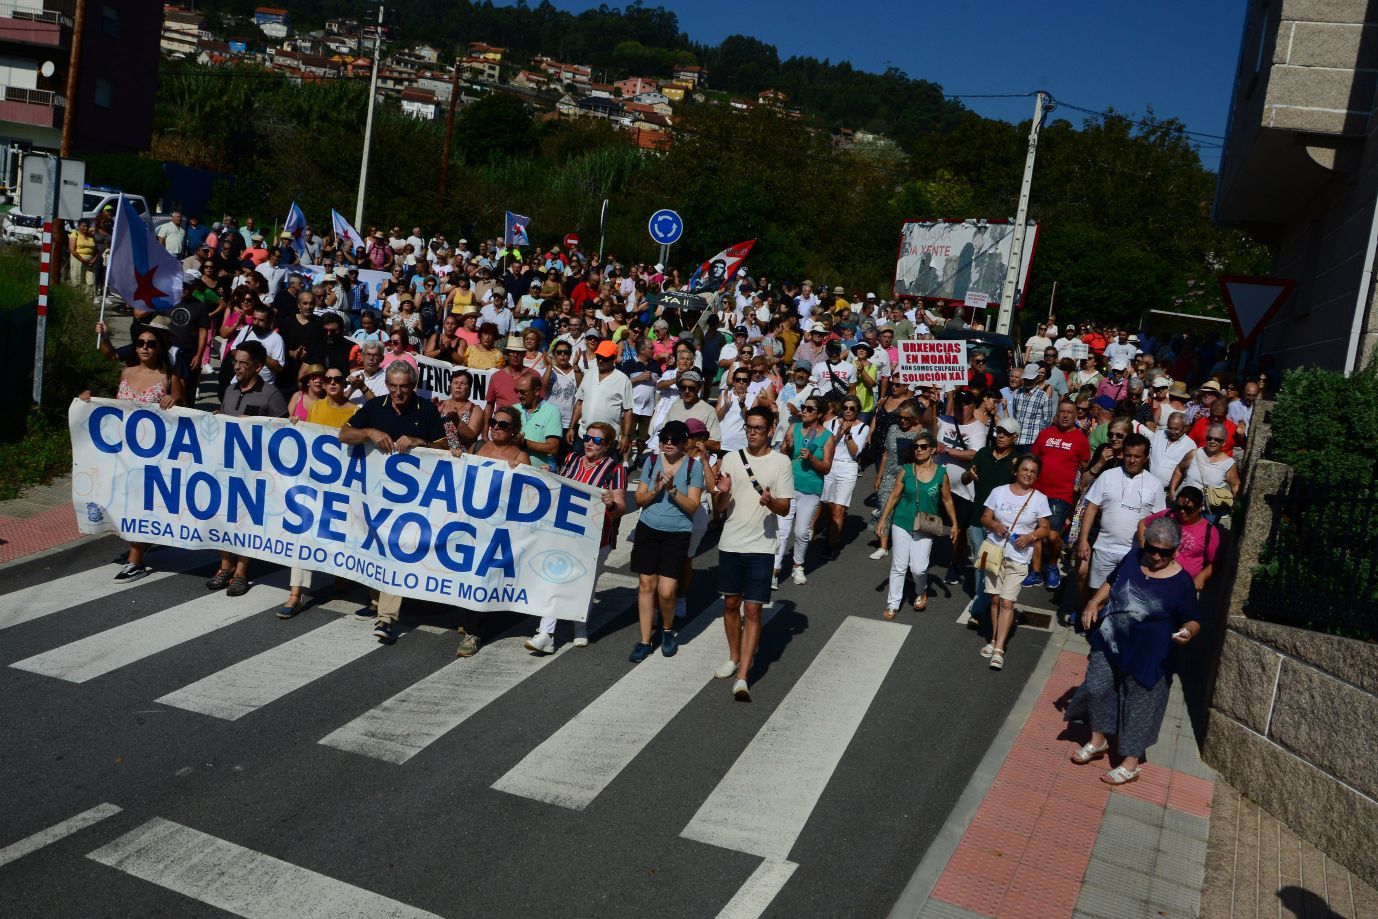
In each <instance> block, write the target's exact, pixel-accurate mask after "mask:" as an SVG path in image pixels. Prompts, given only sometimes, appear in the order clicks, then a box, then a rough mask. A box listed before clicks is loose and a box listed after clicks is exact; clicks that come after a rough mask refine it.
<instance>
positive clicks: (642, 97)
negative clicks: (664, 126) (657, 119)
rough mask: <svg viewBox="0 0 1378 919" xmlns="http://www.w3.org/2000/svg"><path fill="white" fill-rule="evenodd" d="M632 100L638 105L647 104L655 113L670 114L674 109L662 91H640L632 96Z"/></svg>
mask: <svg viewBox="0 0 1378 919" xmlns="http://www.w3.org/2000/svg"><path fill="white" fill-rule="evenodd" d="M632 101H633V102H635V103H637V104H639V105H649V106H650V107H651V109H652V110H653V111H655V113H656V114H657V115H672V114H674V111H675V110H674V109H673V108H672V107H671V106H670V100H669V99H668V98H667V97H666V96H665V94H664V93H640V94H638V95H636V96H633V97H632Z"/></svg>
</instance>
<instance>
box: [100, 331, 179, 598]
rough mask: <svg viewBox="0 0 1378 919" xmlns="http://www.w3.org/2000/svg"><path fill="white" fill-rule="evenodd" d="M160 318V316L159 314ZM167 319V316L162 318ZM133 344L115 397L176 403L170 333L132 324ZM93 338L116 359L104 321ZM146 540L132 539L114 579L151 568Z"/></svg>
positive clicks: (168, 404) (149, 403) (166, 406)
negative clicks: (131, 353)
mask: <svg viewBox="0 0 1378 919" xmlns="http://www.w3.org/2000/svg"><path fill="white" fill-rule="evenodd" d="M159 318H162V317H159ZM163 321H164V322H167V320H166V319H163ZM132 331H133V333H134V347H133V356H132V360H131V361H130V362H128V364H127V366H126V367H125V368H124V370H122V371H120V384H119V388H118V389H116V391H115V398H116V399H119V400H120V401H122V402H133V403H134V404H135V405H145V406H152V405H156V406H158V407H159V408H160V409H162V410H163V411H167V410H169V409H171V408H173V407H174V406H176V405H177V404H178V403H179V402H181V400H182V380H181V378H180V377H178V376H177V374H175V373H173V372H172V361H171V360H170V359H169V357H168V350H169V347H170V345H169V343H170V340H171V339H170V336H169V335H168V333H167V332H165V331H163V330H162V329H160V328H158V327H156V326H153V325H140V324H139V323H135V324H134V327H133V330H132ZM96 339H97V341H98V342H99V343H100V351H101V353H102V354H104V355H105V356H106V357H108V358H110V359H111V360H119V359H120V357H119V352H117V351H116V350H115V346H114V345H112V344H111V343H110V333H109V331H108V330H107V329H106V327H105V323H104V322H97V323H96ZM79 398H81V400H82V401H84V402H89V401H91V390H89V389H88V390H86V391H84V392H83V393H82V394H81V396H80V397H79ZM147 551H148V543H141V542H131V543H130V544H129V559H128V561H127V562H126V563H125V564H124V566H123V567H121V568H120V570H119V572H118V573H116V575H115V580H117V581H137V580H138V579H139V578H141V577H144V576H145V575H147V574H151V573H152V571H153V569H152V568H149V567H148V566H147V565H145V564H144V553H146V552H147Z"/></svg>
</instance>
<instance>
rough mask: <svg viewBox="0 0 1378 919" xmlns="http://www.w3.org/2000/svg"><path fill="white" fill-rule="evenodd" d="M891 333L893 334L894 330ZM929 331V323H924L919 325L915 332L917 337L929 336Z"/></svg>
mask: <svg viewBox="0 0 1378 919" xmlns="http://www.w3.org/2000/svg"><path fill="white" fill-rule="evenodd" d="M890 331H892V332H893V331H894V329H891V330H890ZM928 331H929V330H928V324H927V323H924V322H920V323H919V327H918V328H916V329H915V330H914V334H916V335H927V334H928Z"/></svg>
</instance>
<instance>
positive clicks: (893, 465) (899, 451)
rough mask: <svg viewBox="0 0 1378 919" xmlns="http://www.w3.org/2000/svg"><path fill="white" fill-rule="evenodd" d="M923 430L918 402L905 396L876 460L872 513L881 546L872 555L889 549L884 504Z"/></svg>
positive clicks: (879, 554)
mask: <svg viewBox="0 0 1378 919" xmlns="http://www.w3.org/2000/svg"><path fill="white" fill-rule="evenodd" d="M886 401H887V402H888V401H890V400H888V399H887V400H886ZM920 430H921V429H920V428H919V404H918V403H917V402H915V401H914V400H913V399H905V400H904V401H903V402H902V403H901V404H900V407H899V409H898V410H897V411H896V412H895V423H894V424H893V425H891V427H890V429H889V430H888V431H886V433H885V443H884V446H883V448H882V449H881V453H880V456H879V458H877V460H876V509H875V510H874V511H873V512H872V514H871V516H872V517H874V518H875V519H876V520H877V521H878V526H877V527H876V534H877V536H878V537H879V539H880V547H879V548H878V549H876V551H874V552H872V553H871V558H874V559H881V558H885V555H886V553H888V552H889V551H890V521H889V519H888V518H886V516H885V515H884V514H883V513H881V508H883V507H885V505H886V503H887V502H888V501H889V500H890V495H891V493H892V492H893V491H894V489H895V479H896V478H898V477H899V472H900V465H901V464H902V463H904V462H907V461H908V460H909V459H910V458H911V457H912V455H913V450H912V448H913V444H914V438H915V437H917V436H918V435H919V433H920Z"/></svg>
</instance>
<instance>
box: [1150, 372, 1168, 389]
mask: <svg viewBox="0 0 1378 919" xmlns="http://www.w3.org/2000/svg"><path fill="white" fill-rule="evenodd" d="M1171 385H1172V377H1170V376H1168V375H1167V374H1163V375H1162V376H1160V377H1158V378H1157V379H1155V380H1154V381H1153V388H1154V389H1166V388H1168V387H1169V386H1171Z"/></svg>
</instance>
